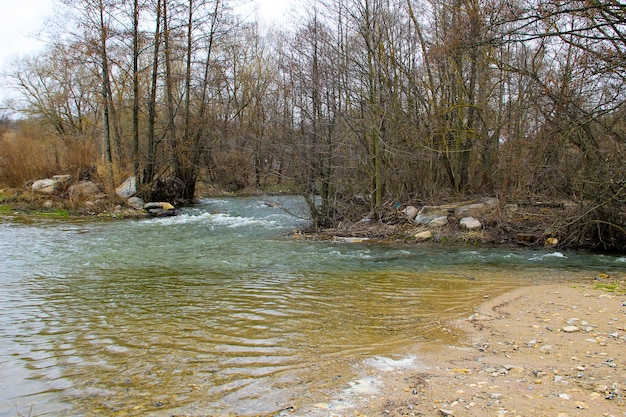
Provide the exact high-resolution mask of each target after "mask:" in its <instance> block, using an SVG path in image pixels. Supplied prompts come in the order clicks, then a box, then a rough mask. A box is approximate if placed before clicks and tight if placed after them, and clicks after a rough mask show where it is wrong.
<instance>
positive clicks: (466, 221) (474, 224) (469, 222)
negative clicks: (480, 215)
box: [461, 217, 483, 230]
mask: <svg viewBox="0 0 626 417" xmlns="http://www.w3.org/2000/svg"><path fill="white" fill-rule="evenodd" d="M482 227H483V224H482V223H481V222H480V220H478V219H476V218H474V217H464V218H462V219H461V228H462V229H466V230H479V229H482Z"/></svg>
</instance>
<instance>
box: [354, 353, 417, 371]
mask: <svg viewBox="0 0 626 417" xmlns="http://www.w3.org/2000/svg"><path fill="white" fill-rule="evenodd" d="M365 364H366V365H369V366H371V367H372V368H375V369H377V370H379V371H387V372H388V371H394V370H398V369H407V368H410V369H414V368H418V367H419V366H420V365H419V364H418V363H417V358H416V357H415V356H413V355H411V356H407V357H405V358H401V359H392V358H387V357H385V356H374V357H373V358H369V359H366V360H365Z"/></svg>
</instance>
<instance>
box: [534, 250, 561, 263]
mask: <svg viewBox="0 0 626 417" xmlns="http://www.w3.org/2000/svg"><path fill="white" fill-rule="evenodd" d="M546 258H561V259H567V256H565V255H564V254H563V253H562V252H550V253H545V254H542V255H536V256H533V257H532V258H530V260H531V261H542V260H544V259H546Z"/></svg>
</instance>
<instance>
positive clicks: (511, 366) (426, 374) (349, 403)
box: [291, 278, 626, 417]
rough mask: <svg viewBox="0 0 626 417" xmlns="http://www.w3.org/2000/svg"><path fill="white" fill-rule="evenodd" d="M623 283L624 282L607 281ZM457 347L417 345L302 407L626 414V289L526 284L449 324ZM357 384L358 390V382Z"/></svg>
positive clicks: (319, 410)
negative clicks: (331, 396)
mask: <svg viewBox="0 0 626 417" xmlns="http://www.w3.org/2000/svg"><path fill="white" fill-rule="evenodd" d="M611 285H617V286H618V288H621V290H623V289H624V281H623V278H622V280H621V281H620V280H614V279H613V280H611ZM448 327H450V328H451V329H459V330H462V331H463V332H464V334H466V335H467V337H466V338H465V341H464V342H463V343H462V344H461V346H455V347H452V346H438V347H433V348H428V349H423V350H422V351H419V352H415V357H416V358H417V359H416V361H409V362H410V363H407V364H406V365H407V366H404V365H405V364H403V363H402V362H399V363H396V364H394V366H393V367H392V368H393V370H386V371H381V372H379V373H376V372H374V373H373V374H372V375H371V376H370V377H369V379H366V380H365V383H366V384H369V386H370V388H371V390H369V389H363V390H362V391H361V392H358V391H359V390H358V387H352V389H349V390H348V391H346V396H345V397H344V398H339V399H335V400H333V401H331V402H329V403H321V404H316V405H314V406H312V407H311V408H309V410H308V411H306V410H291V412H292V413H294V411H295V414H297V415H300V414H301V412H304V413H305V414H303V415H326V416H457V417H461V416H520V417H521V416H554V417H568V416H572V417H573V416H594V417H595V416H620V417H621V416H626V295H624V293H623V292H621V293H620V291H618V292H607V291H605V290H603V289H600V288H598V281H596V282H585V283H579V284H571V283H570V284H559V285H546V286H534V287H526V288H521V289H518V290H515V291H513V292H511V293H508V294H505V295H503V296H500V297H497V298H495V299H493V300H490V301H488V302H486V303H485V304H483V305H482V306H480V307H479V308H478V309H477V310H476V312H475V314H472V315H471V317H468V318H466V319H463V320H460V321H457V322H455V323H448ZM355 388H357V389H355Z"/></svg>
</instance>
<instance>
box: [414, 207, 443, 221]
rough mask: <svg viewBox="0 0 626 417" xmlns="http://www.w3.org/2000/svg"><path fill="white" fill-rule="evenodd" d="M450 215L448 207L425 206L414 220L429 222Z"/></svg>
mask: <svg viewBox="0 0 626 417" xmlns="http://www.w3.org/2000/svg"><path fill="white" fill-rule="evenodd" d="M447 216H448V209H446V208H442V207H437V206H424V207H422V209H421V210H420V211H419V213H417V216H415V219H414V220H413V221H414V222H415V223H417V224H429V223H430V222H432V221H433V220H436V219H439V218H441V217H447Z"/></svg>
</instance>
